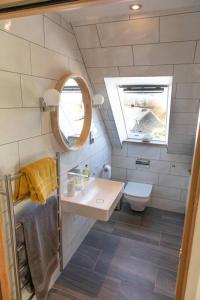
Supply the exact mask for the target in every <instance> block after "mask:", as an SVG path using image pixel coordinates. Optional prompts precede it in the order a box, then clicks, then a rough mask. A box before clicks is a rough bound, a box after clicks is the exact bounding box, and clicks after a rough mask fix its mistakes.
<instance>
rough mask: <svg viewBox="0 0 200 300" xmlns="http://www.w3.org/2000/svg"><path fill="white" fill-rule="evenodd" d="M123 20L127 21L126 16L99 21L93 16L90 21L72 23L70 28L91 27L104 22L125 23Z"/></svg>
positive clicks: (127, 17)
mask: <svg viewBox="0 0 200 300" xmlns="http://www.w3.org/2000/svg"><path fill="white" fill-rule="evenodd" d="M125 20H129V16H128V15H122V16H115V17H105V18H101V19H99V18H98V17H97V16H93V18H90V19H84V20H80V21H79V20H78V21H77V20H76V21H72V26H84V25H92V24H96V23H106V22H107V23H108V22H117V21H125Z"/></svg>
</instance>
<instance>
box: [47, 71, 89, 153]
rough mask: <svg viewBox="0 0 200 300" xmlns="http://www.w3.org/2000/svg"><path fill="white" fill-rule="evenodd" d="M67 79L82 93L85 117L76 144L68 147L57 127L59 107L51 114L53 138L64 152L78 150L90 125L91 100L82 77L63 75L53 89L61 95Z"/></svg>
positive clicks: (86, 135) (85, 138)
mask: <svg viewBox="0 0 200 300" xmlns="http://www.w3.org/2000/svg"><path fill="white" fill-rule="evenodd" d="M69 79H74V80H75V81H76V82H77V84H78V86H79V87H80V90H81V92H82V98H83V104H84V112H85V116H84V122H83V128H82V131H81V134H80V137H79V139H77V141H76V143H75V144H74V145H72V146H70V145H68V144H67V143H66V142H65V140H64V138H63V136H62V133H61V130H60V127H59V106H58V107H56V111H55V112H51V126H52V130H53V133H54V136H55V138H56V140H57V142H58V143H59V145H60V146H61V147H62V149H64V150H65V151H66V150H73V151H75V150H79V149H80V148H81V146H83V144H84V143H85V142H86V140H87V138H88V135H89V133H90V128H91V123H92V99H91V95H90V91H89V88H88V85H87V82H86V81H85V79H84V78H83V77H82V76H80V75H78V74H65V75H64V76H62V77H61V78H60V79H59V80H58V82H57V84H56V86H55V89H56V90H58V91H59V93H61V92H62V90H63V88H64V86H65V83H66V82H67V81H68V80H69Z"/></svg>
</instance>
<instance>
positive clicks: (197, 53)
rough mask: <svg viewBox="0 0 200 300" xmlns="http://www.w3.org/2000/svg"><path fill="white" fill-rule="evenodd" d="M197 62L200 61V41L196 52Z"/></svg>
mask: <svg viewBox="0 0 200 300" xmlns="http://www.w3.org/2000/svg"><path fill="white" fill-rule="evenodd" d="M195 62H196V63H200V41H199V42H198V43H197V48H196V53H195Z"/></svg>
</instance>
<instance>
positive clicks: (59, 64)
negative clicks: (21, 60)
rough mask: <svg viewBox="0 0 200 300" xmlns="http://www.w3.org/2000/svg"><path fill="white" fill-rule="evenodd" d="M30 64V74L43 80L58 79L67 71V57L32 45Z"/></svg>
mask: <svg viewBox="0 0 200 300" xmlns="http://www.w3.org/2000/svg"><path fill="white" fill-rule="evenodd" d="M31 63H32V74H33V75H35V76H40V77H44V78H52V79H59V78H60V77H61V76H62V75H63V74H65V73H66V72H67V69H68V59H67V57H65V56H63V55H61V54H57V53H55V52H53V51H51V50H48V49H45V48H42V47H39V46H36V45H33V44H32V45H31Z"/></svg>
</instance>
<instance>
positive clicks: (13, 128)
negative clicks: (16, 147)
mask: <svg viewBox="0 0 200 300" xmlns="http://www.w3.org/2000/svg"><path fill="white" fill-rule="evenodd" d="M40 134H41V118H40V110H39V109H36V108H32V109H29V108H24V109H14V108H13V109H1V110H0V144H6V143H11V142H14V141H19V140H22V139H26V138H30V137H33V136H36V135H40Z"/></svg>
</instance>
